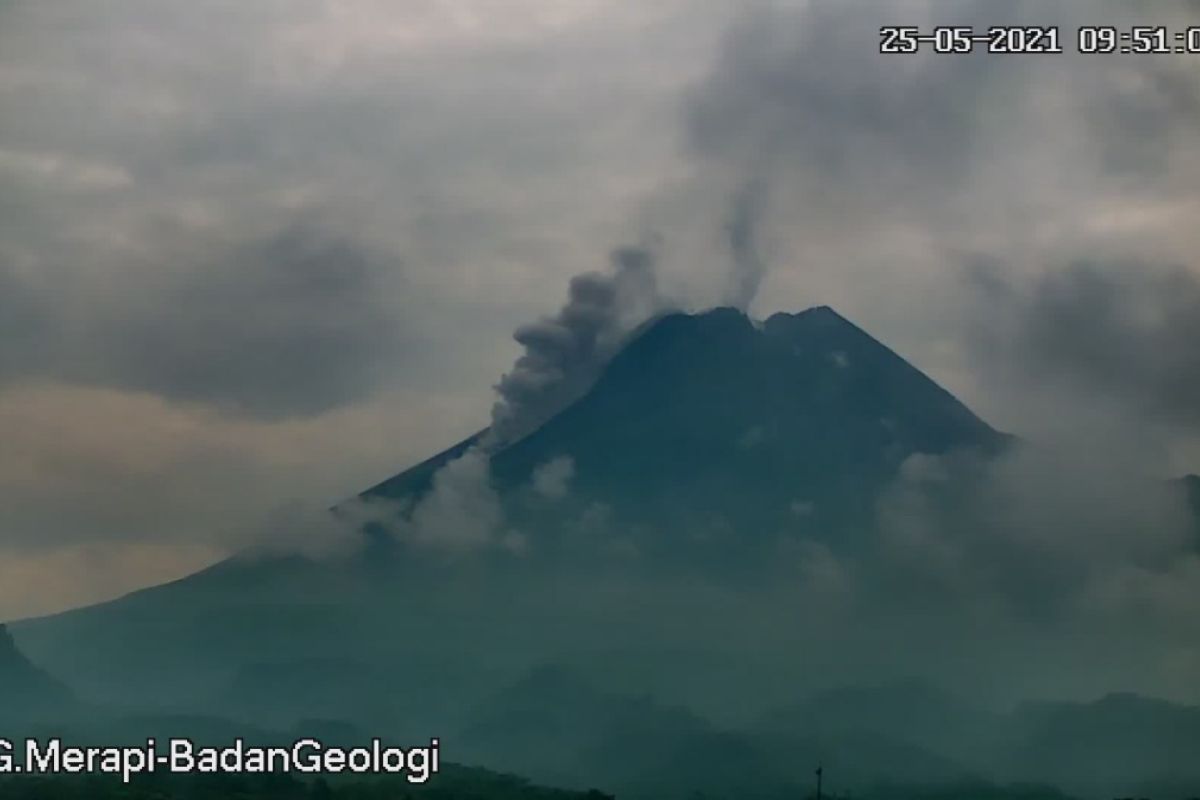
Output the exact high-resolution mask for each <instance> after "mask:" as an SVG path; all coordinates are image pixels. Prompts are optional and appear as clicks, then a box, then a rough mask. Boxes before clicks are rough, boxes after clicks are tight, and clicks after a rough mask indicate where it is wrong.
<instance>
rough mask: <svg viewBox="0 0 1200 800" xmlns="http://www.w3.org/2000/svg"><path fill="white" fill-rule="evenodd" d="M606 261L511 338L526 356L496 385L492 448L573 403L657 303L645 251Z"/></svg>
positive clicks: (622, 252)
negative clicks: (607, 267)
mask: <svg viewBox="0 0 1200 800" xmlns="http://www.w3.org/2000/svg"><path fill="white" fill-rule="evenodd" d="M610 260H611V262H612V266H613V269H614V271H613V272H612V273H610V274H605V273H599V272H585V273H583V274H581V275H576V276H575V277H573V278H571V282H570V285H569V288H568V290H567V301H566V303H564V304H563V306H562V308H561V309H560V310H559V311H558V313H557V314H555V315H554V316H553V317H547V318H544V319H541V320H539V321H537V322H532V323H529V324H526V325H522V326H520V327H519V328H517V330H516V332H515V333H513V338H514V339H515V340H516V341H517V343H518V344H520V345H521V346H522V347H523V348H524V352H523V353H522V354H521V356H520V357H519V358H518V359H517V361H516V363H515V364H513V366H512V369H510V370H509V371H508V372H506V373H505V374H504V375H503V376H502V377H501V378H500V382H499V383H497V384H496V386H495V389H496V394H497V395H498V396H499V397H498V399H497V401H496V403H495V405H494V406H493V407H492V425H491V430H490V431H489V436H488V438H489V442H488V446H489V447H493V446H498V445H503V444H507V443H509V442H512V441H515V440H517V439H520V438H521V437H522V436H525V435H526V434H529V433H531V432H532V431H534V430H536V429H537V427H538V426H539V425H541V424H542V423H543V422H545V421H546V420H547V419H549V418H550V417H551V416H553V415H554V414H556V413H558V412H559V411H561V410H562V409H563V408H565V407H566V406H567V405H569V404H570V403H571V402H572V401H574V400H576V399H578V398H579V397H580V396H581V395H582V394H583V393H584V392H585V391H587V389H588V388H590V387H591V384H592V382H593V381H594V380H595V379H596V377H597V376H598V375H599V374H600V370H601V369H602V368H603V367H604V365H605V364H606V363H608V359H609V358H611V357H612V355H613V354H614V353H615V352H616V351H617V349H618V347H619V345H620V344H621V343H622V337H623V336H624V334H625V333H627V332H628V331H629V330H630V329H632V328H633V327H634V326H635V325H637V324H638V323H641V322H642V321H644V319H645V318H646V316H648V315H649V314H650V313H651V312H652V311H653V310H654V308H655V307H656V306H657V305H658V303H659V299H658V295H657V291H656V285H655V279H654V254H653V253H652V252H651V251H650V250H648V249H645V248H640V247H622V248H618V249H617V250H614V251H613V252H612V254H611V258H610Z"/></svg>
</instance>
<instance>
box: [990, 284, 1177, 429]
mask: <svg viewBox="0 0 1200 800" xmlns="http://www.w3.org/2000/svg"><path fill="white" fill-rule="evenodd" d="M978 270H979V271H978V272H977V273H976V275H975V280H974V285H975V286H976V287H977V289H978V291H979V294H980V297H979V315H978V317H977V323H978V324H977V328H976V330H975V337H974V338H973V340H972V341H973V344H974V348H975V352H976V354H977V356H978V357H979V358H981V359H987V360H988V361H989V362H991V363H993V364H994V365H995V366H996V367H997V368H999V369H1003V370H1006V371H1007V372H1008V373H1009V375H1012V376H1015V377H1016V378H1017V379H1019V380H1022V381H1024V382H1029V383H1040V384H1043V385H1051V386H1058V387H1061V388H1063V389H1064V390H1073V391H1074V394H1075V395H1076V396H1085V395H1088V394H1094V395H1096V396H1099V397H1104V398H1110V399H1112V400H1116V401H1123V402H1124V403H1126V404H1128V405H1129V406H1130V407H1131V409H1132V411H1133V413H1135V414H1136V415H1137V416H1138V417H1139V418H1142V419H1144V420H1146V421H1156V422H1160V423H1167V424H1173V425H1180V426H1186V427H1188V428H1191V429H1193V430H1195V429H1197V428H1200V351H1198V349H1197V348H1196V347H1195V346H1194V344H1193V343H1194V342H1196V341H1200V277H1198V276H1197V275H1196V274H1195V273H1193V272H1191V271H1189V270H1188V269H1186V268H1184V267H1181V266H1170V265H1161V264H1154V263H1113V262H1103V261H1079V262H1075V263H1073V264H1070V265H1068V266H1066V267H1065V268H1062V269H1059V270H1055V271H1048V272H1045V273H1042V274H1040V275H1038V276H1037V277H1036V278H1034V279H1033V280H1030V281H1025V282H1020V283H1019V282H1016V281H1014V280H1013V279H1011V278H1010V277H1008V274H1007V273H1005V272H1004V271H1002V270H1001V269H1000V268H998V267H992V268H990V269H989V268H986V267H979V268H978Z"/></svg>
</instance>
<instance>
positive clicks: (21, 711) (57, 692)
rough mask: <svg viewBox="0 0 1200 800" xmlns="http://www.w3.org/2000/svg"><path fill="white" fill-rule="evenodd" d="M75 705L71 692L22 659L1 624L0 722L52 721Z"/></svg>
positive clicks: (4, 626) (6, 630)
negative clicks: (17, 720) (19, 720)
mask: <svg viewBox="0 0 1200 800" xmlns="http://www.w3.org/2000/svg"><path fill="white" fill-rule="evenodd" d="M74 706H75V697H74V696H73V695H72V693H71V691H70V690H69V689H68V688H67V687H66V686H64V685H63V684H61V683H59V682H58V681H57V680H55V679H54V678H52V677H51V676H50V675H48V674H47V673H45V672H44V671H42V670H41V669H39V668H38V667H36V666H34V665H33V664H32V663H31V662H30V661H29V659H27V658H25V656H24V655H23V654H22V653H21V651H20V650H18V649H17V645H16V642H14V641H13V638H12V635H11V634H9V632H8V627H7V626H6V625H0V722H6V721H11V720H14V719H21V720H27V719H39V720H40V719H53V718H54V717H55V715H57V714H63V713H65V712H68V711H71V710H73V708H74Z"/></svg>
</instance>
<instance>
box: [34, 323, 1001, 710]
mask: <svg viewBox="0 0 1200 800" xmlns="http://www.w3.org/2000/svg"><path fill="white" fill-rule="evenodd" d="M1007 439H1008V437H1006V436H1005V435H1004V434H1001V433H998V432H997V431H995V430H993V429H992V428H991V427H989V426H988V425H987V424H986V423H985V422H983V421H982V420H980V419H979V418H978V417H977V416H976V415H975V414H973V413H972V412H971V411H970V410H969V409H968V408H966V407H965V406H964V405H963V404H962V403H960V402H959V401H958V400H956V399H955V398H954V397H953V396H952V395H950V394H949V393H948V392H947V391H945V390H944V389H942V388H941V387H940V386H938V385H937V384H936V383H934V382H933V381H932V380H930V379H929V378H928V377H926V376H925V375H924V374H922V373H921V372H920V371H919V370H917V369H916V368H914V367H913V366H912V365H910V364H909V363H908V362H906V361H905V360H904V359H903V358H901V357H900V356H898V355H897V354H895V353H894V352H892V351H891V350H890V349H888V348H887V347H885V346H884V345H883V344H881V343H880V342H878V341H876V340H875V339H874V338H872V337H871V336H870V335H868V334H867V333H865V332H864V331H863V330H861V329H860V328H858V327H857V326H855V325H854V324H852V323H851V322H849V321H847V320H846V319H844V318H843V317H841V316H839V315H838V314H837V313H836V312H834V311H833V310H832V309H830V308H827V307H818V308H813V309H809V310H807V311H804V312H801V313H798V314H776V315H774V316H772V317H770V318H769V319H767V320H765V321H763V322H756V321H753V320H751V319H750V318H748V317H747V316H746V315H744V314H743V313H741V312H739V311H737V310H734V309H730V308H718V309H714V310H711V311H708V312H705V313H699V314H684V313H674V314H668V315H664V316H662V317H660V318H658V319H656V320H653V321H652V322H650V323H647V324H645V325H643V326H642V327H641V328H640V329H638V331H636V332H635V334H634V335H632V336H631V337H630V339H629V341H627V342H626V343H625V346H624V347H623V348H621V349H620V350H619V351H618V352H617V353H616V355H615V356H614V357H613V358H612V359H611V361H610V362H609V363H608V364H607V366H606V367H605V368H604V369H603V371H602V372H601V374H600V375H599V376H598V378H597V379H596V381H595V383H594V385H592V386H591V388H590V389H589V390H588V391H586V392H585V393H584V394H583V395H582V396H581V397H579V398H578V399H577V400H576V401H575V402H574V403H572V404H571V405H569V406H568V407H566V408H565V409H563V410H562V411H561V412H560V413H558V414H556V415H555V416H553V417H552V418H550V419H548V420H546V421H545V423H544V424H542V425H541V427H539V428H538V429H537V430H535V431H534V432H533V433H531V434H529V435H528V436H526V437H524V438H522V439H520V440H519V441H516V442H513V443H511V444H508V445H507V446H505V447H502V448H499V449H490V450H484V449H482V447H481V441H482V435H481V434H480V435H476V436H475V437H471V438H470V439H467V440H465V441H463V442H460V443H459V444H457V445H455V446H454V447H451V448H450V449H448V450H446V451H444V452H442V453H440V454H438V455H436V456H434V457H432V458H430V459H429V460H427V461H425V462H423V463H421V464H419V465H417V466H415V467H413V468H411V469H409V470H406V471H404V472H402V473H400V474H398V475H397V476H395V477H393V478H391V479H389V480H386V481H384V482H383V483H381V484H379V485H378V486H375V487H374V488H372V489H370V490H368V491H366V492H365V493H364V494H363V495H362V497H361V498H360V499H361V500H365V501H367V502H366V503H365V504H366V505H367V506H370V507H372V508H375V509H377V510H378V511H379V515H378V517H377V519H376V521H375V522H374V523H372V524H371V525H369V526H368V533H369V534H370V541H373V542H374V543H375V544H376V545H379V544H380V543H383V544H384V545H386V546H385V547H384V548H383V550H382V551H381V550H380V548H379V547H370V548H367V549H366V550H365V553H366V556H365V557H359V558H354V559H349V560H342V561H339V562H337V563H334V564H326V563H317V562H313V561H310V560H308V559H304V558H300V557H286V558H271V559H264V558H259V559H234V560H231V561H228V562H225V563H223V564H219V565H217V566H215V567H213V568H210V569H208V570H206V571H204V572H201V573H198V574H196V575H193V576H191V577H190V578H186V579H184V580H181V581H177V582H175V583H172V584H168V585H165V586H161V587H156V588H153V589H149V590H144V591H142V592H138V593H135V594H133V595H130V596H127V597H124V598H121V599H119V600H116V601H113V602H111V603H107V604H103V605H100V606H94V607H91V608H87V609H82V610H77V611H73V612H68V613H65V614H60V615H57V616H54V617H49V618H43V619H38V620H29V621H25V622H23V623H20V624H19V625H16V626H15V630H16V633H17V636H18V638H19V639H20V640H21V641H22V644H23V646H24V647H25V648H26V649H27V651H28V652H30V653H32V654H34V656H35V657H36V658H37V659H38V660H39V661H40V662H41V663H45V664H47V665H49V666H50V667H51V668H53V669H54V670H55V671H56V672H57V673H58V674H61V675H64V677H66V678H67V679H68V680H70V681H71V683H72V684H73V685H75V686H78V687H79V688H80V689H81V690H85V689H86V690H87V691H88V693H89V695H91V696H97V697H102V696H112V695H114V694H115V696H117V697H119V698H121V699H123V700H128V699H130V698H131V697H144V696H147V695H148V696H151V697H155V698H158V699H169V698H173V697H175V696H177V694H178V693H179V692H181V691H184V692H186V693H187V694H188V696H195V695H196V693H197V692H201V691H211V692H219V691H220V687H221V685H222V682H223V681H228V680H229V676H230V675H232V674H233V673H235V672H236V671H237V670H239V669H241V668H243V667H245V666H246V665H252V664H261V663H278V662H281V661H287V660H289V659H323V660H324V661H322V663H325V662H326V661H329V660H330V659H333V660H334V661H336V660H337V659H342V660H344V661H345V662H346V663H354V661H355V659H357V660H360V661H372V662H373V663H380V661H381V660H384V659H391V658H400V657H402V656H403V658H404V659H405V663H406V665H407V666H408V668H410V669H413V670H423V672H422V674H423V675H426V676H437V679H439V680H444V679H445V676H446V675H448V674H450V673H449V672H448V671H447V670H448V667H447V666H446V664H447V663H448V662H446V661H445V660H440V661H439V660H437V659H435V658H433V657H432V656H431V655H430V653H431V651H432V648H431V647H430V646H426V647H423V648H421V650H420V652H419V653H417V654H414V653H413V648H411V647H407V646H406V645H405V643H404V642H403V641H401V640H400V639H399V638H396V639H393V638H386V639H380V637H379V636H378V631H379V629H380V626H386V628H387V629H389V630H391V631H393V632H394V633H395V634H396V636H397V637H399V636H400V631H401V627H402V626H404V625H409V626H412V625H418V624H423V625H426V626H427V627H426V628H422V629H421V630H422V631H424V632H418V631H417V630H416V629H415V628H409V629H407V630H408V631H409V634H408V635H411V636H418V635H419V636H423V637H426V638H425V639H423V640H422V641H423V642H428V641H432V638H431V637H442V638H446V637H448V636H452V635H454V631H460V632H461V631H463V630H466V628H463V627H455V626H456V625H461V626H465V625H467V623H466V622H462V621H461V620H462V619H465V618H471V619H477V618H479V617H480V615H486V614H497V615H498V614H501V613H506V614H508V615H509V616H512V617H514V619H515V617H516V615H518V614H519V613H522V612H521V611H520V610H519V609H521V608H526V606H523V605H522V601H521V600H520V598H521V596H522V594H521V593H522V591H524V593H525V594H530V591H529V590H522V589H520V588H519V587H520V586H528V585H530V584H529V581H530V577H529V576H530V574H532V573H531V571H532V570H536V571H537V574H538V575H542V576H545V575H555V574H559V573H561V572H562V571H563V570H565V569H566V568H567V567H566V565H568V564H571V565H574V567H573V568H575V569H579V570H580V571H581V573H583V572H586V573H589V574H590V573H593V572H595V571H597V570H600V569H602V568H603V565H604V564H605V563H608V561H606V560H605V559H608V560H611V561H621V560H622V559H624V561H625V562H630V561H636V562H637V563H639V564H641V565H643V567H644V568H646V569H650V570H653V569H666V570H669V571H675V572H678V571H684V572H690V573H694V574H700V575H705V576H714V575H717V576H722V577H726V578H729V579H731V580H735V581H745V580H750V581H753V580H754V579H755V576H756V574H757V570H759V569H761V568H763V566H764V564H769V563H770V561H771V560H772V558H773V555H774V554H775V553H776V552H777V551H776V545H777V543H778V540H779V537H780V535H781V533H786V532H788V531H794V530H796V529H797V528H799V529H801V530H803V531H804V533H805V535H806V536H809V537H812V538H815V539H820V540H822V541H824V542H826V543H827V544H828V545H829V547H831V548H834V549H837V548H841V547H854V546H856V543H858V542H859V541H860V540H861V539H862V538H863V537H864V536H866V535H868V534H869V531H870V530H871V526H872V521H873V514H874V500H875V498H876V496H877V495H878V494H879V492H880V491H881V490H882V489H883V488H884V487H885V486H886V485H887V484H888V483H889V482H890V481H891V480H893V478H894V476H895V475H896V472H897V470H898V468H899V466H900V464H901V463H902V462H903V461H904V460H905V459H906V458H908V457H909V456H911V455H912V454H914V453H929V454H941V453H947V452H949V451H971V452H977V453H985V454H986V453H994V452H996V451H997V450H999V449H1000V448H1002V447H1003V446H1004V445H1005V443H1006V441H1007ZM468 451H472V452H473V453H474V454H475V457H486V459H487V469H486V474H485V475H484V476H483V479H482V480H481V481H480V482H479V483H480V485H478V486H473V487H467V488H464V487H462V486H456V487H453V488H455V492H457V493H451V494H450V496H449V498H448V499H446V498H443V501H444V502H446V503H449V504H450V505H451V506H452V507H453V508H454V510H455V512H456V514H458V516H454V515H451V519H452V520H463V521H464V522H468V521H469V522H470V523H471V524H482V525H483V528H484V533H485V534H486V535H487V536H488V537H490V538H487V539H484V541H483V543H484V544H485V545H489V544H490V543H500V542H505V543H509V544H513V543H516V544H518V545H519V546H513V547H500V546H491V547H490V548H489V547H483V548H481V549H482V550H484V551H486V552H484V553H483V554H482V556H481V557H480V558H475V559H473V560H469V559H468V560H464V559H462V558H459V559H458V560H455V561H453V562H452V563H448V564H447V563H439V564H438V565H437V567H436V569H435V568H434V567H428V568H427V566H426V564H425V562H424V561H422V558H421V553H420V552H418V549H417V548H415V547H411V546H409V544H408V543H407V540H406V539H405V532H406V530H408V529H409V528H411V525H410V524H409V523H407V522H406V516H408V515H416V516H419V512H420V507H421V504H422V503H423V502H425V501H426V500H427V499H428V498H429V497H430V495H431V493H435V492H436V491H437V486H438V480H439V479H438V477H437V476H438V475H439V474H440V472H441V470H442V469H443V468H444V467H447V466H448V465H452V464H454V463H455V462H456V460H457V459H459V458H460V457H462V456H463V455H464V453H467V452H468ZM548 469H555V470H557V477H556V479H555V480H552V481H547V480H545V479H544V478H545V473H546V470H548ZM539 476H541V477H540V478H539ZM468 489H469V491H468ZM472 492H476V493H478V492H482V493H484V494H486V497H485V498H484V500H485V501H486V502H483V503H482V505H481V507H482V508H483V509H484V511H486V514H485V515H484V516H486V517H487V519H486V520H484V522H483V523H478V521H477V520H466V519H465V516H464V514H465V513H466V512H465V511H464V510H463V509H468V510H469V508H468V507H470V506H471V502H474V501H470V498H469V497H468V495H470V494H471V493H472ZM468 501H470V502H468ZM459 506H462V508H460V507H459ZM414 509H415V511H414ZM459 512H463V513H461V514H460V513H459ZM406 526H407V527H406ZM497 562H503V563H505V564H507V565H508V566H509V568H510V569H515V570H523V571H524V577H523V578H522V579H521V580H520V581H516V582H514V584H513V585H512V586H509V587H506V588H504V589H503V590H499V589H498V590H497V591H503V595H501V596H503V597H504V598H505V600H504V602H503V603H501V604H499V605H496V606H495V607H493V606H489V605H488V604H487V603H483V602H481V601H479V599H478V587H479V586H480V585H482V584H483V583H485V582H486V580H485V578H484V577H481V575H482V573H481V572H480V570H482V569H484V568H485V567H484V566H481V564H482V565H486V564H495V563H497ZM501 572H503V570H501ZM397 576H402V577H397ZM455 587H469V590H470V591H468V589H467V588H462V589H461V591H460V590H459V589H458V588H455ZM513 587H517V588H513ZM535 594H536V593H535ZM526 601H527V608H528V609H531V610H530V611H529V613H538V614H544V613H549V611H547V609H546V604H545V602H544V601H543V599H542V598H541V597H540V596H536V597H535V596H530V597H528V598H526ZM412 603H419V604H420V608H421V613H420V614H414V613H409V611H408V609H409V607H410V605H411V604H412ZM493 605H495V604H493ZM397 609H400V610H399V611H398V610H397ZM551 610H552V609H551ZM454 620H459V622H455V621H454ZM513 625H514V626H515V625H516V622H514V623H513ZM527 627H528V626H523V627H521V626H518V627H517V632H515V633H514V632H512V631H510V633H509V634H506V633H503V631H505V630H508V629H507V628H506V627H505V625H503V624H501V623H500V622H499V621H496V622H495V624H493V625H492V626H491V627H489V628H487V629H486V632H485V633H477V632H475V630H474V628H472V629H471V630H472V634H471V635H472V636H476V637H478V636H489V637H490V636H494V637H496V639H497V640H498V641H500V642H501V644H500V645H497V647H503V648H507V649H508V650H514V649H516V648H517V647H518V646H519V647H524V648H526V649H527V650H528V648H532V647H533V646H534V643H533V642H532V639H533V638H534V637H533V636H532V634H527V633H525V632H524V631H525V630H526V628H527ZM571 629H572V630H577V629H578V625H575V626H573V627H572V628H571ZM510 634H511V635H510ZM464 635H465V634H464ZM518 643H519V644H518ZM476 644H478V645H479V646H483V645H482V644H479V643H478V642H476ZM473 646H474V645H473ZM493 655H494V653H493ZM523 657H524V656H522V658H523ZM422 658H426V659H427V660H426V662H424V663H422V664H418V663H417V662H418V661H420V660H421V659H422ZM447 658H449V656H447ZM519 660H520V659H519V658H518V656H516V655H514V656H513V661H514V664H517V662H518V661H519ZM330 663H332V662H330ZM520 666H522V667H525V666H528V664H520ZM451 671H452V670H451ZM429 679H430V680H433V679H434V678H433V677H430V678H429ZM268 683H269V681H268Z"/></svg>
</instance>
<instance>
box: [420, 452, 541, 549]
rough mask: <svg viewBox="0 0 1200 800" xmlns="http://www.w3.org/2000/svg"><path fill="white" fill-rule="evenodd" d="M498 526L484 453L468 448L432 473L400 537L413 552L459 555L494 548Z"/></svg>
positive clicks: (496, 503)
mask: <svg viewBox="0 0 1200 800" xmlns="http://www.w3.org/2000/svg"><path fill="white" fill-rule="evenodd" d="M503 522H504V510H503V508H502V507H501V505H500V497H499V495H498V494H497V493H496V490H495V489H494V488H493V487H492V484H491V475H490V468H489V465H488V457H487V454H486V453H484V452H483V451H481V450H480V449H479V448H471V449H470V450H467V452H465V453H463V454H462V455H461V456H459V457H458V458H456V459H454V460H453V461H451V462H449V463H448V464H446V466H444V467H442V468H441V469H440V470H438V471H437V473H436V474H435V475H434V477H433V486H432V488H431V489H430V490H429V492H428V493H427V494H426V495H425V496H424V497H422V498H421V500H420V501H418V502H417V504H416V506H415V507H414V508H413V510H412V514H411V515H410V516H409V518H408V519H407V520H405V522H404V524H403V525H402V526H401V528H400V536H401V538H402V539H403V540H405V541H408V542H411V543H413V544H415V545H417V546H418V547H423V548H428V549H431V550H435V551H441V552H449V553H460V552H464V551H471V550H477V549H479V548H482V547H486V546H490V545H493V544H495V543H496V539H497V537H498V536H499V535H500V533H501V526H502V525H503ZM510 541H513V542H516V541H517V540H515V539H514V540H510Z"/></svg>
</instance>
